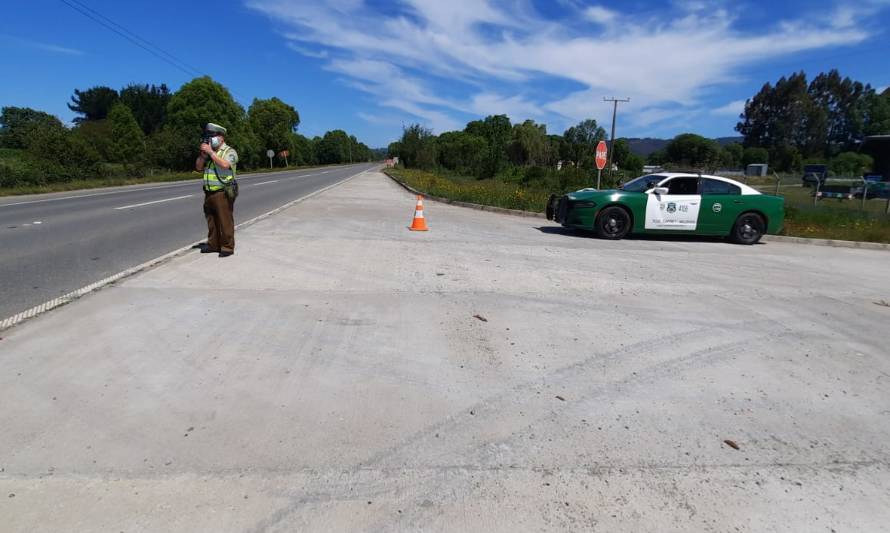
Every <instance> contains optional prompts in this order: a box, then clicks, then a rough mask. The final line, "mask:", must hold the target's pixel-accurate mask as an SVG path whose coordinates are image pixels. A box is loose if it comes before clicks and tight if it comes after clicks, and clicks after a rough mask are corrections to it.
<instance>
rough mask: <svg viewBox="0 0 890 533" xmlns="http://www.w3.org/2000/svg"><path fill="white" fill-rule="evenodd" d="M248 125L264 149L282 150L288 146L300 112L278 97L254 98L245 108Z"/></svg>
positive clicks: (297, 124) (295, 129) (294, 131)
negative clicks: (246, 108)
mask: <svg viewBox="0 0 890 533" xmlns="http://www.w3.org/2000/svg"><path fill="white" fill-rule="evenodd" d="M247 116H248V120H249V121H250V126H251V128H252V129H253V131H254V132H255V133H256V135H257V138H258V140H259V142H260V144H261V145H262V146H264V147H265V149H267V150H269V149H271V150H275V151H276V152H277V151H279V150H283V149H285V148H288V147H289V144H290V141H291V139H292V138H291V134H293V133H296V131H297V126H299V125H300V114H299V113H297V110H296V109H294V108H293V107H292V106H290V105H288V104H286V103H284V102H282V101H281V100H279V99H278V98H270V99H268V100H260V99H258V98H254V100H253V103H252V104H250V108H248V110H247Z"/></svg>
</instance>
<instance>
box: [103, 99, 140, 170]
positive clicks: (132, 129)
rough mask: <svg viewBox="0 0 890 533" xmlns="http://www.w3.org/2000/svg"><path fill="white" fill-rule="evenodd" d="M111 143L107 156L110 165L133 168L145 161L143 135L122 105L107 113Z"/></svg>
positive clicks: (133, 118)
mask: <svg viewBox="0 0 890 533" xmlns="http://www.w3.org/2000/svg"><path fill="white" fill-rule="evenodd" d="M108 123H109V124H110V126H111V134H112V139H113V140H112V142H111V147H110V149H109V156H110V158H111V162H112V163H123V164H124V165H125V166H126V167H128V168H135V167H138V166H140V165H142V164H143V163H144V161H145V134H143V133H142V128H140V127H139V124H138V123H137V122H136V118H135V117H134V116H133V113H132V112H131V111H130V108H129V107H127V106H125V105H124V104H122V103H117V104H115V105H114V106H112V108H111V111H110V112H109V113H108Z"/></svg>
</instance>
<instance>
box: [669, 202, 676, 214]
mask: <svg viewBox="0 0 890 533" xmlns="http://www.w3.org/2000/svg"><path fill="white" fill-rule="evenodd" d="M667 212H668V213H676V212H677V204H675V203H674V202H670V203H669V204H668V205H667Z"/></svg>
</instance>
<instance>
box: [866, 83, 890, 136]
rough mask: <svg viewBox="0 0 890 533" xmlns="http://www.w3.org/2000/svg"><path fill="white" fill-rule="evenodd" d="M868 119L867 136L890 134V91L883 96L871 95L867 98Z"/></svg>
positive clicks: (886, 91)
mask: <svg viewBox="0 0 890 533" xmlns="http://www.w3.org/2000/svg"><path fill="white" fill-rule="evenodd" d="M866 100H867V102H866V107H867V110H868V111H867V118H866V123H865V134H866V135H887V134H890V89H887V90H885V91H884V92H883V94H877V93H871V94H869V95H868V96H866Z"/></svg>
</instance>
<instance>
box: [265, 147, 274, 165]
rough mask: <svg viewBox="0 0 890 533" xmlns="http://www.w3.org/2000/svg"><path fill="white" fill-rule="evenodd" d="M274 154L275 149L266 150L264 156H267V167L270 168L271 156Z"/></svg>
mask: <svg viewBox="0 0 890 533" xmlns="http://www.w3.org/2000/svg"><path fill="white" fill-rule="evenodd" d="M274 156H275V150H266V157H268V158H269V168H272V157H274Z"/></svg>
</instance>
